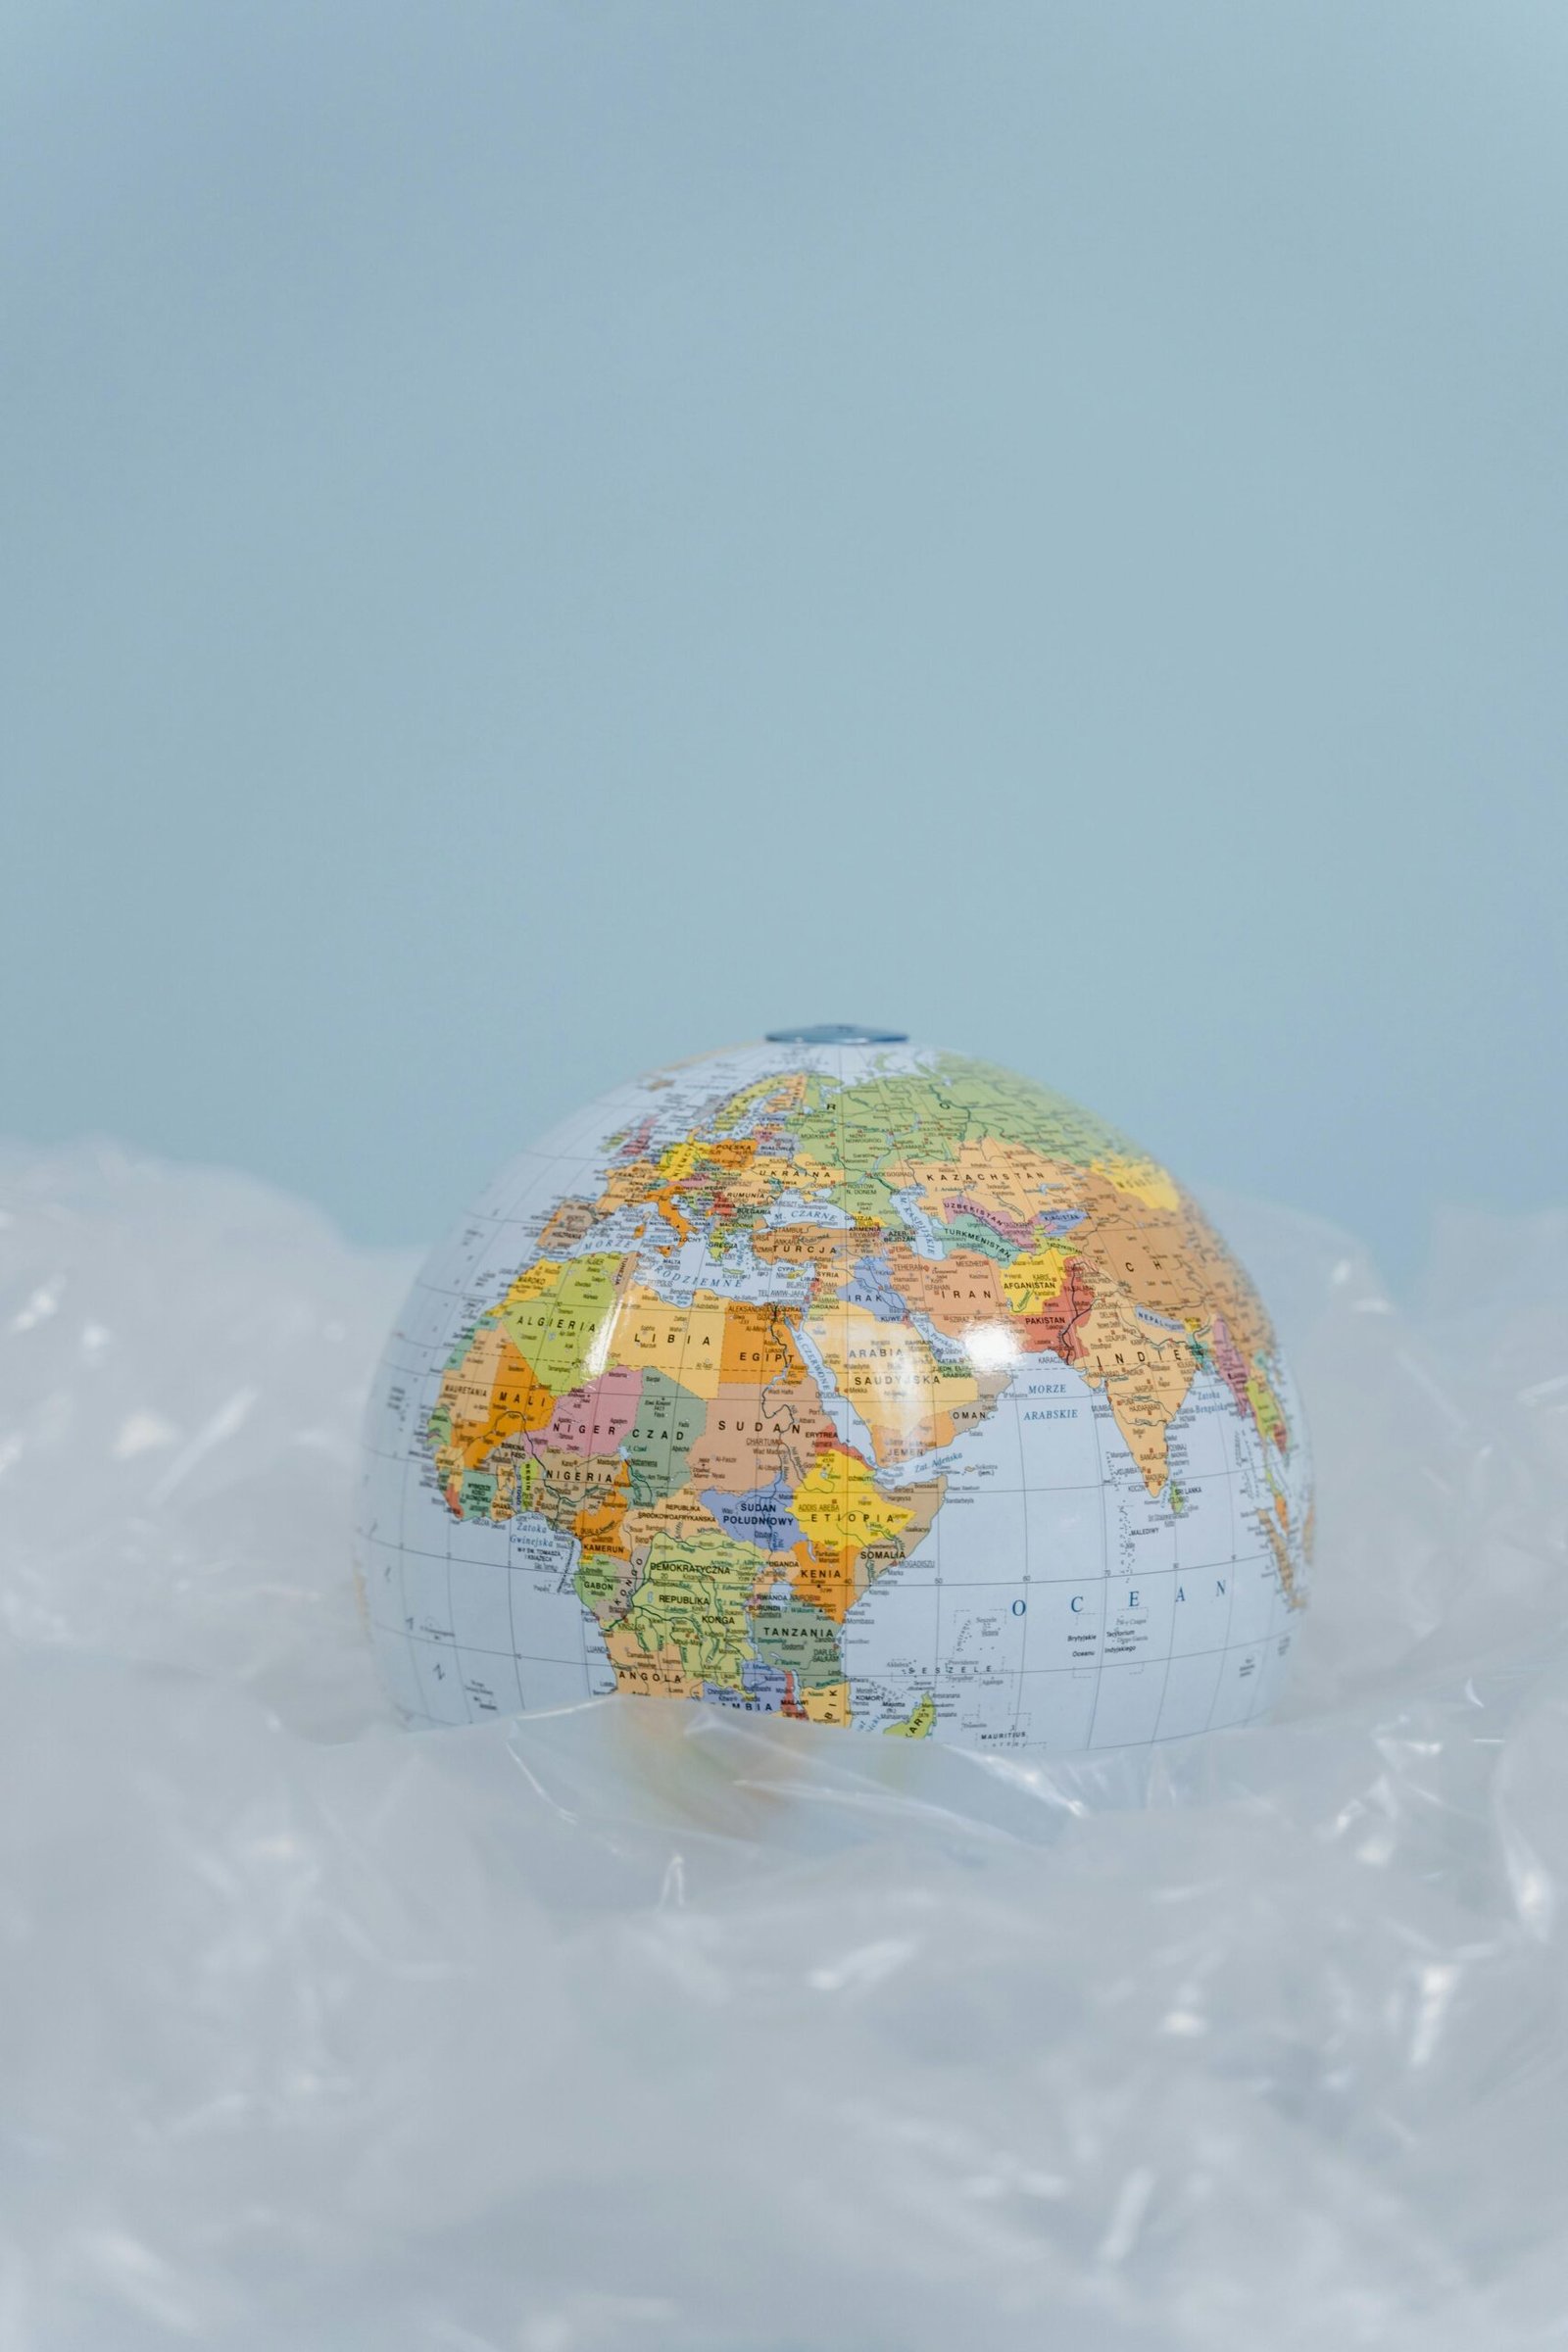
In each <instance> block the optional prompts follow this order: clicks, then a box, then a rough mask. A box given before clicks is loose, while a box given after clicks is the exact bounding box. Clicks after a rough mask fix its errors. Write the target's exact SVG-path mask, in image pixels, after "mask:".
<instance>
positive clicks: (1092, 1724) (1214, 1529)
mask: <svg viewBox="0 0 1568 2352" xmlns="http://www.w3.org/2000/svg"><path fill="white" fill-rule="evenodd" d="M1311 1542H1312V1502H1311V1470H1310V1463H1309V1458H1308V1452H1307V1445H1306V1438H1305V1433H1304V1431H1303V1428H1302V1425H1301V1418H1300V1412H1299V1405H1298V1402H1297V1398H1296V1394H1295V1391H1294V1388H1293V1386H1292V1383H1291V1378H1290V1374H1289V1372H1288V1370H1287V1368H1286V1366H1285V1363H1284V1361H1283V1359H1282V1357H1281V1354H1280V1351H1279V1348H1278V1347H1277V1345H1276V1342H1275V1337H1274V1332H1273V1329H1272V1327H1271V1325H1270V1322H1269V1318H1268V1316H1267V1314H1266V1312H1265V1311H1264V1308H1263V1306H1262V1304H1261V1302H1260V1301H1259V1299H1258V1298H1257V1295H1256V1293H1255V1292H1254V1291H1253V1289H1252V1287H1251V1285H1250V1282H1249V1281H1248V1279H1247V1277H1246V1275H1245V1274H1244V1273H1243V1272H1242V1270H1241V1268H1240V1267H1239V1266H1238V1265H1237V1263H1236V1261H1235V1259H1234V1258H1233V1257H1232V1256H1231V1255H1230V1253H1229V1251H1228V1250H1226V1248H1225V1246H1224V1244H1223V1243H1222V1242H1221V1241H1220V1240H1219V1238H1218V1236H1217V1235H1216V1234H1215V1232H1214V1230H1213V1228H1212V1227H1211V1226H1210V1224H1209V1223H1208V1221H1207V1219H1206V1218H1205V1217H1204V1215H1203V1214H1202V1212H1201V1209H1200V1208H1199V1207H1198V1206H1197V1204H1196V1203H1195V1202H1194V1201H1192V1200H1191V1199H1190V1198H1189V1196H1188V1195H1187V1194H1186V1193H1184V1192H1183V1191H1182V1190H1181V1188H1180V1187H1179V1186H1178V1185H1177V1184H1175V1183H1174V1182H1173V1181H1172V1179H1171V1177H1170V1176H1169V1175H1168V1174H1167V1173H1166V1171H1165V1170H1164V1168H1162V1167H1161V1166H1159V1165H1158V1163H1157V1162H1156V1161H1154V1160H1152V1159H1151V1158H1150V1157H1149V1156H1148V1154H1147V1153H1146V1152H1142V1151H1140V1150H1139V1149H1138V1148H1137V1147H1136V1146H1135V1145H1133V1144H1132V1143H1130V1142H1129V1141H1128V1140H1127V1139H1126V1137H1124V1136H1122V1135H1120V1134H1118V1133H1117V1132H1116V1131H1115V1130H1114V1129H1112V1128H1110V1127H1108V1126H1106V1125H1104V1124H1103V1122H1102V1121H1101V1120H1099V1119H1097V1118H1095V1117H1093V1116H1092V1115H1091V1114H1090V1113H1088V1112H1087V1111H1084V1110H1080V1109H1079V1108H1077V1107H1076V1105H1075V1104H1073V1103H1070V1102H1068V1101H1066V1100H1065V1099H1064V1098H1063V1097H1062V1096H1060V1095H1057V1094H1054V1093H1052V1092H1051V1091H1050V1090H1049V1089H1047V1088H1045V1087H1042V1086H1038V1085H1036V1084H1034V1083H1033V1082H1032V1081H1031V1080H1029V1079H1027V1078H1022V1077H1019V1076H1017V1075H1015V1074H1014V1073H1013V1072H1012V1071H1010V1070H1006V1069H1003V1068H999V1067H998V1066H996V1065H995V1064H993V1063H990V1062H986V1061H975V1060H971V1059H968V1058H966V1057H964V1056H962V1055H960V1054H950V1053H944V1052H940V1051H937V1050H934V1049H930V1048H926V1047H921V1046H915V1045H911V1044H910V1043H909V1042H908V1041H907V1039H905V1038H903V1037H900V1036H896V1035H893V1034H891V1033H888V1032H884V1031H874V1030H863V1029H849V1028H820V1029H802V1030H795V1031H781V1032H778V1033H777V1034H775V1035H774V1036H772V1037H770V1038H769V1039H767V1040H766V1041H765V1042H764V1043H762V1044H760V1045H749V1046H742V1047H737V1048H735V1049H733V1050H732V1051H729V1052H726V1053H721V1054H712V1055H711V1056H710V1057H708V1058H706V1059H704V1060H700V1061H692V1062H687V1063H683V1064H681V1065H680V1066H678V1067H675V1068H671V1069H665V1070H660V1071H657V1072H655V1073H654V1074H653V1075H651V1076H649V1077H645V1078H640V1079H638V1080H636V1081H635V1082H634V1083H633V1084H631V1085H629V1086H627V1087H624V1088H622V1089H621V1090H620V1091H618V1092H617V1093H614V1094H612V1095H608V1096H606V1097H604V1099H603V1100H602V1101H600V1102H598V1103H594V1104H592V1105H591V1106H590V1107H589V1108H588V1109H587V1110H585V1111H584V1112H583V1113H582V1114H581V1115H580V1116H579V1117H577V1118H575V1119H573V1120H571V1121H570V1122H568V1124H566V1125H565V1126H564V1127H561V1128H558V1129H557V1130H556V1131H555V1132H554V1133H553V1134H552V1135H550V1136H548V1137H546V1138H545V1140H544V1141H543V1142H542V1143H540V1144H537V1145H535V1146H534V1147H533V1148H532V1149H531V1150H529V1151H527V1152H523V1153H522V1155H521V1156H520V1157H519V1158H517V1159H515V1160H514V1161H513V1162H512V1164H511V1165H510V1166H509V1167H508V1168H507V1169H506V1170H505V1171H504V1173H503V1174H502V1175H501V1176H500V1177H499V1178H498V1179H497V1181H496V1183H495V1184H494V1185H493V1186H492V1187H491V1189H490V1191H489V1192H488V1193H487V1194H486V1195H485V1197H484V1199H483V1200H482V1201H480V1202H479V1203H478V1205H477V1206H476V1207H475V1208H474V1209H473V1211H472V1212H471V1213H470V1214H469V1215H468V1216H467V1217H466V1218H465V1219H464V1220H463V1222H462V1224H461V1225H460V1226H459V1228H458V1230H457V1232H456V1233H455V1234H454V1235H453V1237H452V1239H451V1240H450V1241H448V1242H447V1243H446V1244H444V1246H443V1247H441V1248H440V1249H438V1250H436V1252H435V1253H434V1255H433V1256H432V1257H431V1259H430V1260H429V1262H428V1264H427V1265H426V1266H425V1268H424V1270H423V1272H422V1273H421V1274H420V1276H419V1278H418V1280H417V1283H416V1285H415V1288H414V1291H413V1293H412V1295H411V1297H410V1299H409V1302H408V1305H407V1308H406V1310H405V1312H404V1315H403V1317H402V1320H401V1322H400V1324H399V1326H398V1329H397V1330H396V1332H395V1333H394V1335H393V1337H392V1339H391V1341H390V1342H389V1344H388V1347H387V1351H386V1355H385V1357H384V1359H383V1362H382V1365H381V1369H380V1372H379V1374H378V1376H377V1380H376V1384H375V1388H374V1391H373V1393H372V1397H371V1401H370V1408H369V1415H368V1434H367V1443H366V1460H365V1474H364V1482H363V1489H362V1497H361V1511H360V1521H359V1544H358V1574H359V1579H360V1586H361V1592H362V1596H363V1598H364V1602H365V1607H366V1612H367V1615H368V1619H369V1623H370V1628H371V1633H372V1638H373V1641H374V1644H375V1650H376V1654H377V1658H378V1661H379V1665H380V1668H381V1671H382V1674H383V1676H384V1678H385V1681H386V1684H387V1686H388V1689H389V1690H390V1691H391V1694H392V1696H393V1699H394V1701H395V1703H396V1704H397V1706H398V1708H399V1709H400V1711H401V1712H402V1713H403V1715H404V1716H405V1717H406V1718H407V1719H409V1720H410V1721H411V1722H415V1723H466V1722H469V1721H472V1720H474V1719H476V1718H478V1717H481V1716H486V1715H492V1714H496V1713H501V1714H506V1713H510V1712H512V1711H514V1710H515V1709H518V1708H529V1709H533V1708H559V1707H564V1706H570V1705H573V1704H578V1703H580V1702H582V1701H583V1700H585V1699H588V1698H591V1697H596V1696H600V1695H609V1694H612V1693H614V1692H617V1691H618V1692H622V1693H625V1694H628V1695H631V1696H635V1697H656V1698H664V1699H670V1698H676V1699H688V1700H706V1701H710V1702H712V1703H713V1704H716V1705H718V1706H725V1707H736V1708H744V1709H748V1710H752V1711H756V1712H763V1713H770V1714H780V1715H788V1716H795V1717H798V1718H801V1719H804V1720H808V1721H810V1722H814V1723H822V1724H839V1725H844V1726H846V1727H847V1728H849V1729H852V1730H855V1731H860V1732H871V1733H877V1734H888V1733H891V1734H895V1735H898V1736H901V1737H905V1738H911V1739H919V1738H927V1737H929V1738H932V1739H936V1740H953V1741H956V1742H958V1743H960V1744H964V1745H967V1746H971V1747H978V1748H985V1749H990V1750H993V1751H996V1750H1011V1749H1022V1748H1029V1747H1044V1748H1054V1749H1080V1748H1088V1747H1100V1746H1114V1745H1120V1744H1125V1743H1128V1742H1135V1741H1145V1740H1158V1739H1168V1738H1173V1737H1177V1736H1180V1735H1183V1734H1189V1733H1194V1732H1201V1731H1202V1730H1204V1729H1206V1728H1209V1727H1212V1726H1216V1725H1222V1724H1235V1723H1241V1722H1244V1721H1248V1720H1250V1719H1253V1718H1255V1717H1257V1716H1259V1715H1261V1714H1263V1713H1264V1712H1265V1711H1266V1710H1267V1708H1268V1707H1269V1705H1270V1704H1271V1702H1272V1701H1273V1699H1274V1697H1275V1695H1276V1693H1277V1691H1278V1688H1279V1685H1280V1681H1281V1677H1282V1675H1283V1672H1284V1668H1285V1663H1286V1659H1287V1656H1288V1653H1289V1651H1290V1647H1291V1641H1292V1633H1293V1628H1294V1626H1295V1623H1296V1616H1297V1611H1298V1610H1299V1607H1300V1605H1301V1602H1302V1600H1303V1597H1304V1593H1305V1585H1306V1576H1307V1568H1308V1562H1309V1558H1310V1552H1311Z"/></svg>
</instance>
